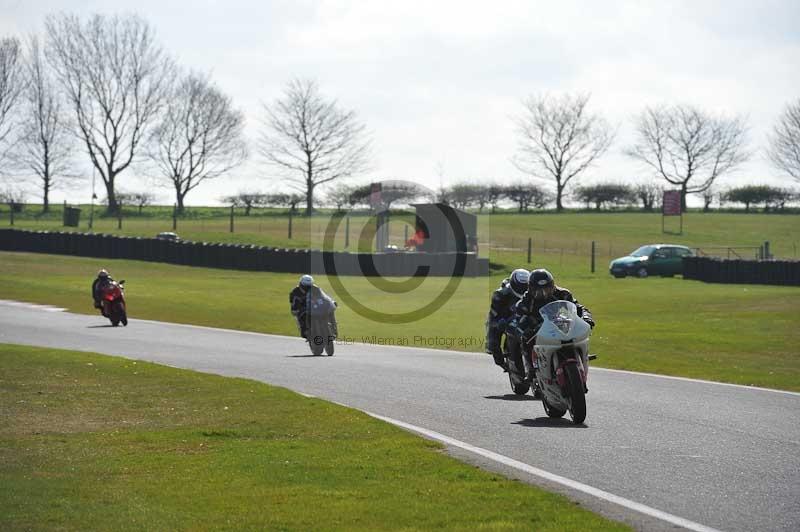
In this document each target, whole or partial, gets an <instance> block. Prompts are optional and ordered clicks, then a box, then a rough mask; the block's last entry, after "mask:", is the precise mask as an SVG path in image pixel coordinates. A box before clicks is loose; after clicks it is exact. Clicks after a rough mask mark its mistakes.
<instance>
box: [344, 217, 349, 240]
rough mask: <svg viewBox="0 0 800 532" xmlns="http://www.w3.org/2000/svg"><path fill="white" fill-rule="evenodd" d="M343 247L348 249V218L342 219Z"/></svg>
mask: <svg viewBox="0 0 800 532" xmlns="http://www.w3.org/2000/svg"><path fill="white" fill-rule="evenodd" d="M344 247H345V248H348V247H350V216H349V215H348V216H347V217H345V219H344Z"/></svg>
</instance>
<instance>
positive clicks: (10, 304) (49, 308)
mask: <svg viewBox="0 0 800 532" xmlns="http://www.w3.org/2000/svg"><path fill="white" fill-rule="evenodd" d="M0 305H4V306H7V307H22V308H29V309H34V310H43V311H45V312H64V311H66V310H67V309H65V308H61V307H53V306H50V305H37V304H36V303H25V302H23V301H12V300H10V299H0Z"/></svg>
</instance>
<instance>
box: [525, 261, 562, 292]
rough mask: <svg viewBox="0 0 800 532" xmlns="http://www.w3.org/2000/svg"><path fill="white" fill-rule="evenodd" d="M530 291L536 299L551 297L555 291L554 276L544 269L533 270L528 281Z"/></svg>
mask: <svg viewBox="0 0 800 532" xmlns="http://www.w3.org/2000/svg"><path fill="white" fill-rule="evenodd" d="M528 286H529V290H530V291H531V292H532V293H533V296H534V297H536V298H543V297H550V296H551V295H553V290H555V286H556V283H555V280H554V279H553V274H552V273H550V272H549V271H547V270H545V269H544V268H540V269H538V270H533V271H532V272H531V275H530V278H529V279H528Z"/></svg>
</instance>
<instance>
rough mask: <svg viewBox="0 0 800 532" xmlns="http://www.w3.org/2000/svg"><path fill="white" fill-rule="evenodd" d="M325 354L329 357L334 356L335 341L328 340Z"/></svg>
mask: <svg viewBox="0 0 800 532" xmlns="http://www.w3.org/2000/svg"><path fill="white" fill-rule="evenodd" d="M325 353H326V354H327V355H328V356H329V357H332V356H333V340H330V339H329V340H328V341H327V342H325Z"/></svg>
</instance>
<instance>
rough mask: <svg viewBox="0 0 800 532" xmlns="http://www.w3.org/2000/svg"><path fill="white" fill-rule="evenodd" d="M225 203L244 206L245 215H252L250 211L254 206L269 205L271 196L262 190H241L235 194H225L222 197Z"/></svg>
mask: <svg viewBox="0 0 800 532" xmlns="http://www.w3.org/2000/svg"><path fill="white" fill-rule="evenodd" d="M221 201H222V202H223V203H230V204H231V205H233V206H234V207H244V215H245V216H250V211H251V210H253V207H258V206H261V205H267V204H268V202H269V197H268V196H267V195H266V194H264V193H262V192H247V191H245V192H242V191H240V192H239V193H237V194H236V195H235V196H225V197H223V198H221Z"/></svg>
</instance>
